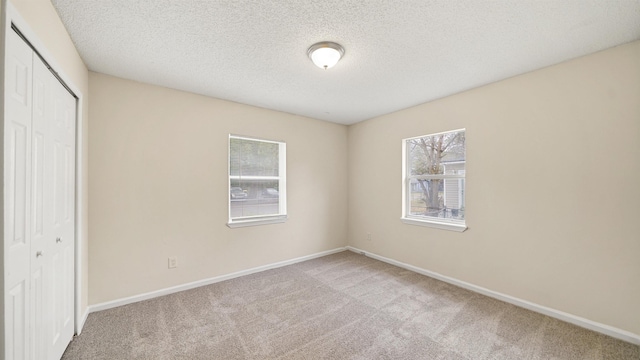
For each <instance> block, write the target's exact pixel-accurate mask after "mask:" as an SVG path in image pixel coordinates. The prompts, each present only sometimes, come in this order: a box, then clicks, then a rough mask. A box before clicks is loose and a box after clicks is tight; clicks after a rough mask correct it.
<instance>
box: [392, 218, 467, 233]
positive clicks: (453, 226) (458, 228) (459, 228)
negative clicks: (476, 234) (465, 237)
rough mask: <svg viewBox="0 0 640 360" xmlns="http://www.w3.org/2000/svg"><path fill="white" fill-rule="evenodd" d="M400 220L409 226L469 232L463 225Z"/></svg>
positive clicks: (407, 219)
mask: <svg viewBox="0 0 640 360" xmlns="http://www.w3.org/2000/svg"><path fill="white" fill-rule="evenodd" d="M400 220H401V221H402V222H403V223H405V224H409V225H418V226H426V227H431V228H436V229H442V230H449V231H457V232H463V231H465V230H467V226H466V225H463V224H453V223H447V222H438V221H431V220H417V219H409V218H401V219H400Z"/></svg>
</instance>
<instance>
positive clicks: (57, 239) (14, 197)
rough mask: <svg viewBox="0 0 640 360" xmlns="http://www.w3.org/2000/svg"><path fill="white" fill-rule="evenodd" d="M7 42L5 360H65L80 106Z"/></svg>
mask: <svg viewBox="0 0 640 360" xmlns="http://www.w3.org/2000/svg"><path fill="white" fill-rule="evenodd" d="M6 37H7V41H6V61H5V85H4V86H5V120H4V189H3V190H4V224H5V226H4V229H5V230H4V243H3V246H4V259H3V265H4V274H3V276H4V295H3V296H4V300H5V302H4V304H5V307H4V309H3V311H4V319H5V321H4V327H5V353H4V359H7V360H14V359H15V360H18V359H19V360H23V359H32V360H41V359H60V358H61V357H62V354H63V353H64V350H65V349H66V347H67V345H68V344H69V342H70V341H71V339H72V337H73V332H74V321H73V320H74V289H75V287H74V284H75V280H74V277H75V273H74V245H75V224H74V222H75V124H76V120H75V119H76V102H75V98H74V97H73V95H71V94H70V93H69V92H68V91H67V90H66V89H65V88H64V87H63V86H62V84H61V83H60V82H59V81H58V79H57V78H56V77H55V76H54V75H53V74H52V73H51V72H50V71H49V69H47V67H46V66H45V64H44V63H43V62H42V61H41V60H40V58H39V57H38V56H37V54H35V53H34V52H33V50H32V49H31V48H30V47H29V45H28V44H27V43H25V42H24V41H23V40H22V39H21V38H20V37H19V36H18V35H17V34H16V33H15V32H13V31H8V32H7V34H6ZM0 358H2V356H0Z"/></svg>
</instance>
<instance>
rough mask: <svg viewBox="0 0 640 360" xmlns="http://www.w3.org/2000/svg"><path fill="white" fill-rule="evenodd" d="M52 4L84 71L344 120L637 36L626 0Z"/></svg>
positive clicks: (633, 11) (631, 3)
mask: <svg viewBox="0 0 640 360" xmlns="http://www.w3.org/2000/svg"><path fill="white" fill-rule="evenodd" d="M52 3H53V5H54V7H55V8H56V9H57V11H58V13H59V14H60V17H61V19H62V22H63V23H64V24H65V26H66V27H67V30H68V31H69V33H70V35H71V38H72V39H73V41H74V43H75V45H76V47H77V48H78V51H79V53H80V55H81V56H82V58H83V59H84V61H85V63H86V64H87V66H88V68H89V69H90V70H92V71H96V72H101V73H105V74H110V75H114V76H118V77H122V78H127V79H133V80H137V81H140V82H145V83H150V84H156V85H161V86H166V87H170V88H174V89H180V90H185V91H190V92H194V93H198V94H203V95H208V96H212V97H216V98H220V99H226V100H231V101H236V102H239V103H244V104H250V105H254V106H260V107H264V108H269V109H275V110H280V111H284V112H288V113H293V114H298V115H304V116H308V117H312V118H316V119H322V120H328V121H332V122H336V123H342V124H352V123H355V122H358V121H362V120H366V119H369V118H372V117H376V116H379V115H382V114H387V113H390V112H393V111H397V110H400V109H403V108H407V107H410V106H413V105H417V104H421V103H424V102H427V101H431V100H434V99H437V98H441V97H444V96H447V95H451V94H454V93H457V92H460V91H464V90H467V89H470V88H474V87H477V86H481V85H484V84H488V83H491V82H494V81H498V80H501V79H505V78H508V77H511V76H514V75H518V74H522V73H525V72H528V71H532V70H535V69H539V68H542V67H545V66H549V65H552V64H556V63H559V62H562V61H565V60H568V59H572V58H575V57H579V56H582V55H586V54H590V53H593V52H596V51H599V50H603V49H606V48H609V47H613V46H616V45H619V44H623V43H627V42H630V41H633V40H638V39H640V1H638V0H548V1H545V0H520V1H514V0H491V1H489V0H487V1H478V0H473V1H472V0H468V1H459V0H439V1H434V0H404V1H400V0H397V1H392V0H366V1H363V0H322V1H303V0H281V1H276V0H270V1H267V0H263V1H255V0H233V1H231V0H229V1H204V0H52ZM325 40H328V41H335V42H338V43H340V44H342V45H343V46H344V48H345V51H346V53H345V56H344V57H343V59H342V60H341V61H340V62H339V63H338V64H337V65H336V66H335V67H334V68H332V69H329V70H322V69H319V68H317V67H316V66H314V65H313V63H312V62H311V61H310V60H309V58H308V57H307V49H308V48H309V46H311V45H312V44H314V43H316V42H318V41H325Z"/></svg>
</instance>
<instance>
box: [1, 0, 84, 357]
mask: <svg viewBox="0 0 640 360" xmlns="http://www.w3.org/2000/svg"><path fill="white" fill-rule="evenodd" d="M3 3H4V6H5V9H4V10H5V14H3V15H2V16H3V17H4V23H3V24H2V25H3V29H2V30H3V33H2V35H1V36H2V41H3V43H2V46H3V47H4V46H5V44H6V41H7V35H8V34H10V32H13V31H14V30H13V29H12V25H13V26H15V27H16V28H17V29H18V30H19V31H20V33H21V34H22V35H23V36H24V37H25V38H26V39H28V41H29V43H30V44H31V45H32V47H33V48H34V49H35V51H36V52H37V53H38V54H39V55H40V56H41V57H42V58H43V59H44V61H45V62H46V63H48V64H49V66H51V68H52V69H54V70H55V72H56V73H57V76H58V77H59V79H60V80H62V82H63V83H64V85H66V87H67V89H68V90H69V91H70V92H71V93H72V95H73V96H74V97H75V98H76V135H75V143H76V144H75V146H76V151H75V214H74V216H75V228H74V232H75V237H74V238H75V244H74V253H75V255H74V299H73V301H74V330H75V334H80V332H81V331H82V326H83V325H84V323H85V321H86V319H87V316H88V315H89V311H88V306H87V308H86V309H84V312H83V309H82V307H81V304H82V291H83V288H82V282H83V280H84V279H83V278H82V273H83V267H82V266H83V263H82V261H81V258H82V253H83V249H82V243H83V242H84V239H83V234H82V229H83V228H86V224H85V222H84V220H83V219H84V218H85V217H86V216H85V211H84V209H83V208H82V203H83V202H84V195H83V193H84V189H85V187H86V184H85V183H83V181H82V174H83V172H84V171H85V169H84V166H83V162H84V158H83V153H82V148H83V145H84V138H83V136H82V135H83V125H82V124H83V106H82V104H83V99H84V94H83V93H82V92H81V91H80V88H79V87H78V86H76V85H75V84H74V82H73V81H72V80H71V77H69V76H68V75H67V74H66V73H65V72H64V71H63V68H62V66H60V65H59V63H58V62H57V61H56V59H55V58H54V57H53V55H52V54H51V53H50V52H49V51H48V49H47V47H46V46H45V43H44V42H42V41H41V40H40V38H39V37H38V36H37V35H36V33H35V32H34V31H33V30H32V29H31V27H30V26H29V23H28V22H27V21H26V20H25V19H23V18H22V16H21V15H20V14H19V13H18V11H17V10H16V9H15V8H14V6H13V5H12V4H11V3H10V2H9V1H6V2H5V1H3ZM4 57H5V54H4V51H3V52H2V54H1V56H0V58H2V69H4ZM3 72H4V70H3ZM2 80H3V81H4V76H2ZM2 89H4V86H2ZM0 91H1V92H2V94H1V96H0V99H1V100H0V101H2V102H3V104H2V105H3V106H2V108H3V109H4V90H0ZM3 118H4V116H3ZM3 151H4V144H3ZM0 158H1V157H0ZM0 161H1V160H0ZM3 166H4V164H3ZM1 209H2V210H0V211H1V212H2V216H3V218H4V206H3V207H2V208H1ZM1 255H2V256H1V257H0V265H2V266H3V267H4V250H2V254H1ZM84 265H85V266H86V264H84ZM0 284H1V283H0ZM2 290H3V291H4V285H3V284H2ZM87 305H88V304H87ZM3 308H4V306H3ZM3 311H4V310H3ZM0 317H3V316H0ZM0 332H2V337H1V339H0V341H1V342H4V318H3V325H2V327H0ZM2 345H4V344H2ZM3 347H4V346H3Z"/></svg>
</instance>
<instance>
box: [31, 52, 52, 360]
mask: <svg viewBox="0 0 640 360" xmlns="http://www.w3.org/2000/svg"><path fill="white" fill-rule="evenodd" d="M52 81H57V80H56V79H55V78H54V77H53V75H52V74H51V72H50V71H49V70H48V69H47V68H46V66H45V65H44V63H43V62H42V61H41V60H40V58H38V57H37V56H34V58H33V112H32V114H33V115H32V132H31V134H32V135H31V248H32V249H33V250H32V252H33V251H35V252H36V254H37V253H40V254H41V256H38V257H36V258H34V259H32V260H31V308H30V311H31V322H30V324H31V328H30V331H29V333H30V335H31V340H30V349H29V350H30V354H31V359H34V360H36V359H50V358H52V357H51V356H50V354H49V353H48V352H49V344H48V339H49V332H50V331H51V328H52V326H51V312H50V311H49V309H48V306H50V305H49V303H50V300H49V298H50V296H51V295H50V294H51V290H50V287H51V286H50V284H51V270H50V269H51V260H50V259H51V255H52V250H53V249H52V246H53V244H54V242H53V241H54V239H53V237H52V233H53V231H52V224H53V221H52V209H53V202H52V200H53V196H52V193H53V186H52V183H53V182H52V180H51V179H52V174H53V168H52V161H51V159H52V151H53V139H52V135H51V123H52V122H53V115H52V114H51V112H52V96H51V88H52Z"/></svg>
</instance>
